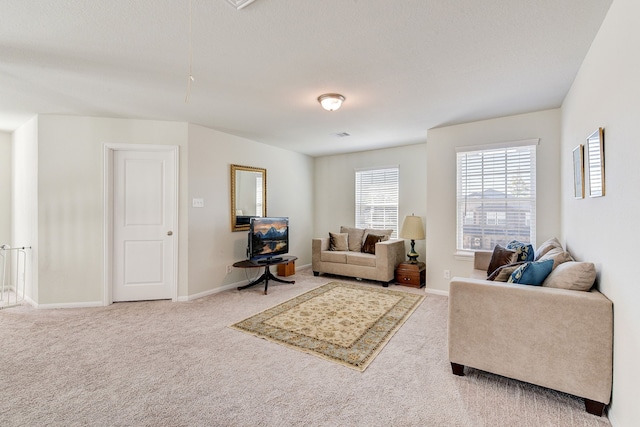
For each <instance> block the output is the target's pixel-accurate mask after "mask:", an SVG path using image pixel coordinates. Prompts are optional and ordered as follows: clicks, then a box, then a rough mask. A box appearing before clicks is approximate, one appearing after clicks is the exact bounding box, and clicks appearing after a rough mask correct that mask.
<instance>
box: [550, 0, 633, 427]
mask: <svg viewBox="0 0 640 427" xmlns="http://www.w3.org/2000/svg"><path fill="white" fill-rule="evenodd" d="M638 17H640V2H638V1H637V0H614V2H613V4H612V5H611V8H610V9H609V12H608V14H607V17H606V18H605V20H604V22H603V24H602V26H601V28H600V31H599V32H598V35H597V36H596V38H595V40H594V42H593V44H592V45H591V49H590V51H589V53H588V55H587V57H586V58H585V60H584V62H583V64H582V67H581V69H580V71H579V73H578V75H577V77H576V79H575V81H574V83H573V86H572V88H571V90H570V91H569V94H568V95H567V97H566V99H565V101H564V103H563V105H562V171H563V173H562V188H563V190H564V191H563V195H562V211H563V215H562V219H563V220H562V228H563V238H564V240H565V241H566V244H567V246H568V247H569V249H570V250H571V252H572V253H573V254H574V255H575V256H576V257H577V258H579V259H581V260H588V261H593V262H595V263H596V267H597V270H598V284H599V288H600V290H601V291H602V292H603V293H604V294H605V295H606V296H607V297H608V298H609V299H610V300H612V301H613V306H614V350H613V351H614V366H613V396H612V401H611V406H610V410H609V417H610V419H611V421H612V423H613V424H614V425H615V426H631V425H638V420H640V406H639V405H638V396H640V370H639V369H638V361H639V360H640V309H639V308H638V307H640V285H639V284H638V274H637V262H638V261H637V256H636V253H635V250H634V249H633V245H634V244H635V242H637V241H638V240H640V228H638V219H637V217H638V212H640V198H639V197H638V193H637V189H638V188H640V168H638V161H639V160H640V143H639V137H638V135H639V134H640V127H639V124H638V119H639V118H640V55H639V54H638V52H640V27H639V26H638ZM598 127H603V128H604V129H605V136H604V140H605V174H606V176H605V179H606V195H605V196H604V197H599V198H589V197H587V198H585V199H582V200H576V199H574V198H573V197H572V194H571V186H572V183H573V177H572V174H571V167H572V157H571V150H572V149H573V148H574V147H575V146H577V145H578V144H583V143H585V140H586V137H587V136H588V135H589V134H590V133H592V132H593V131H594V130H596V129H597V128H598ZM587 190H588V187H587ZM587 193H588V191H587ZM629 245H631V247H629Z"/></svg>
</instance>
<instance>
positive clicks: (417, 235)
mask: <svg viewBox="0 0 640 427" xmlns="http://www.w3.org/2000/svg"><path fill="white" fill-rule="evenodd" d="M400 238H401V239H411V251H409V253H408V254H407V256H408V257H409V262H410V263H416V262H418V253H417V252H416V250H415V244H416V240H424V239H425V234H424V227H423V226H422V218H421V217H419V216H414V215H413V214H411V216H406V217H405V218H404V222H403V223H402V228H401V229H400Z"/></svg>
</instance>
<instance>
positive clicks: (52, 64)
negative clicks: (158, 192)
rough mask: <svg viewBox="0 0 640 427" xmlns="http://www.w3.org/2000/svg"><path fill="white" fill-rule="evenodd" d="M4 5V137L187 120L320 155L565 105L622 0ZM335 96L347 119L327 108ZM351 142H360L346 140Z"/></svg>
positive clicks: (0, 82) (0, 64)
mask: <svg viewBox="0 0 640 427" xmlns="http://www.w3.org/2000/svg"><path fill="white" fill-rule="evenodd" d="M234 2H235V0H234V1H232V2H229V1H227V0H193V2H192V8H193V15H192V16H193V18H192V32H191V35H192V74H193V76H194V78H195V81H194V82H193V84H192V85H191V91H190V96H189V102H188V103H185V97H186V94H187V82H188V75H189V2H188V1H187V0H182V1H178V0H135V1H131V0H109V1H104V0H48V1H40V0H2V3H1V7H0V10H1V13H2V17H3V19H2V21H3V22H2V25H0V130H4V131H13V130H14V129H16V128H17V127H19V126H20V125H22V124H23V123H24V122H25V121H26V120H28V119H29V118H31V117H33V115H35V114H38V113H44V114H46V113H57V114H79V115H91V116H106V117H128V118H142V119H158V120H175V121H188V122H191V123H196V124H200V125H203V126H207V127H210V128H214V129H218V130H221V131H224V132H228V133H231V134H235V135H239V136H243V137H247V138H250V139H253V140H256V141H259V142H264V143H267V144H271V145H275V146H279V147H282V148H285V149H289V150H294V151H299V152H301V153H305V154H309V155H312V156H319V155H326V154H334V153H342V152H353V151H361V150H367V149H372V148H381V147H390V146H396V145H406V144H413V143H419V142H424V141H425V140H426V134H427V130H428V129H430V128H433V127H437V126H443V125H448V124H454V123H462V122H468V121H473V120H481V119H486V118H492V117H499V116H504V115H511V114H518V113H524V112H531V111H538V110H543V109H548V108H555V107H559V106H560V104H561V103H562V100H563V99H564V97H565V95H566V93H567V91H568V89H569V87H570V85H571V83H572V82H573V79H574V77H575V75H576V73H577V71H578V68H579V67H580V65H581V63H582V60H583V58H584V57H585V55H586V53H587V50H588V49H589V46H590V45H591V42H592V41H593V39H594V37H595V34H596V32H597V31H598V28H599V27H600V24H601V23H602V20H603V19H604V16H605V14H606V12H607V10H608V8H609V5H610V3H611V0H483V1H478V0H454V1H443V0H402V1H390V0H322V1H311V0H308V1H295V0H257V1H255V2H254V3H251V4H249V5H248V6H247V7H245V8H242V9H240V10H236V8H235V7H234V6H233V5H232V3H234ZM325 92H338V93H341V94H343V95H344V96H345V97H346V98H347V99H346V101H345V103H344V105H343V107H342V108H341V109H340V110H338V111H335V112H326V111H324V110H322V109H321V108H320V105H319V104H318V102H317V100H316V98H317V97H318V96H319V95H320V94H322V93H325ZM342 132H347V133H349V134H350V135H351V136H348V137H342V138H340V137H338V136H336V134H338V133H342Z"/></svg>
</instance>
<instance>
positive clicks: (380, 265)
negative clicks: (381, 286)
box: [376, 239, 404, 282]
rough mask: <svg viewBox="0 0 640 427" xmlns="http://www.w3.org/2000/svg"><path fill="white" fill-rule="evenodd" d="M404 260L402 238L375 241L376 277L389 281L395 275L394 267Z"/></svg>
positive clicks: (382, 280)
mask: <svg viewBox="0 0 640 427" xmlns="http://www.w3.org/2000/svg"><path fill="white" fill-rule="evenodd" d="M403 260H404V240H399V239H394V240H385V241H383V242H378V243H376V269H377V277H378V280H379V281H381V282H389V281H391V280H393V278H394V277H395V272H396V267H397V266H398V264H400V263H401V262H402V261H403Z"/></svg>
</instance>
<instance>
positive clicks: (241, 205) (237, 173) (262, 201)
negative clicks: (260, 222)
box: [231, 165, 267, 231]
mask: <svg viewBox="0 0 640 427" xmlns="http://www.w3.org/2000/svg"><path fill="white" fill-rule="evenodd" d="M256 216H267V170H266V169H263V168H255V167H251V166H240V165H231V231H247V230H249V221H250V220H251V217H256Z"/></svg>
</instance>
